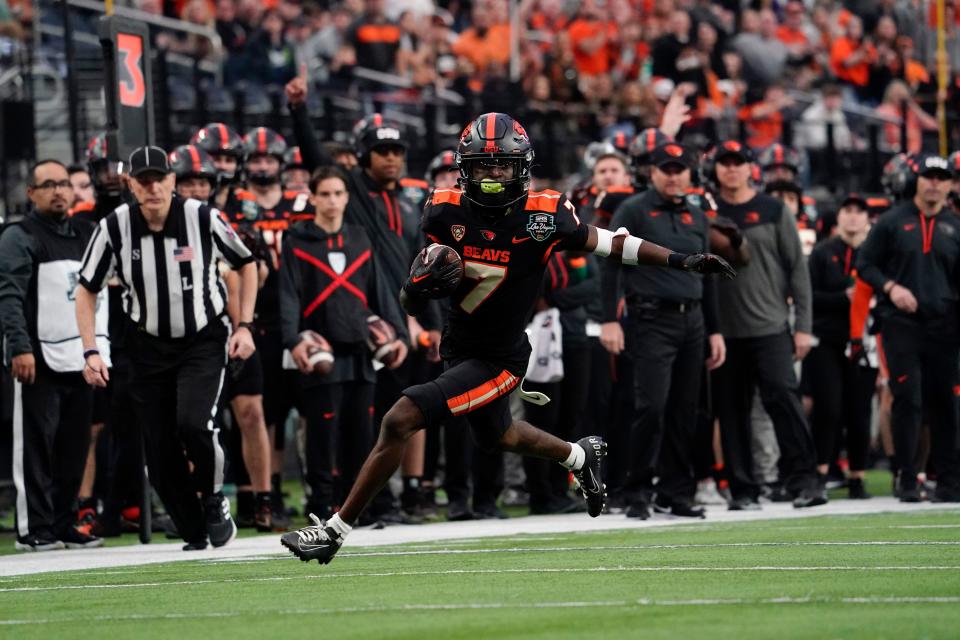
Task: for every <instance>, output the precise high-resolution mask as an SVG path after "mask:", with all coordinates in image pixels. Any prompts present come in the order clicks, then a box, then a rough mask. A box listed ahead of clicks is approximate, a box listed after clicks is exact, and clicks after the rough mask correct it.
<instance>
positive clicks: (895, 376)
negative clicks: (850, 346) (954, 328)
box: [880, 317, 960, 489]
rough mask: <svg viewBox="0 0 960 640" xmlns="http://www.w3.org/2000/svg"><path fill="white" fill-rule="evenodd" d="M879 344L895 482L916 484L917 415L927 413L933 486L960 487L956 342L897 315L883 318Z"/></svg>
mask: <svg viewBox="0 0 960 640" xmlns="http://www.w3.org/2000/svg"><path fill="white" fill-rule="evenodd" d="M880 345H881V351H880V352H881V355H882V356H883V357H884V359H885V361H886V364H887V369H888V370H889V372H890V381H889V385H890V391H891V392H893V412H892V426H893V445H894V449H895V450H896V459H897V464H898V465H899V467H900V471H901V474H900V478H901V480H900V481H901V488H905V489H913V488H916V483H917V472H918V471H919V470H918V469H917V464H916V460H917V448H918V447H919V444H920V427H921V420H922V418H923V417H928V418H929V425H930V453H931V460H932V462H933V466H934V468H935V469H936V472H937V483H938V487H939V486H944V487H954V488H960V453H958V425H957V397H956V395H955V388H956V385H957V355H958V351H960V345H958V343H957V342H955V341H945V340H941V339H935V338H933V337H932V336H930V335H928V334H927V332H925V331H924V328H923V326H922V325H921V324H919V323H917V322H913V321H909V320H902V319H900V318H897V317H893V318H888V319H884V321H883V337H882V340H881V342H880Z"/></svg>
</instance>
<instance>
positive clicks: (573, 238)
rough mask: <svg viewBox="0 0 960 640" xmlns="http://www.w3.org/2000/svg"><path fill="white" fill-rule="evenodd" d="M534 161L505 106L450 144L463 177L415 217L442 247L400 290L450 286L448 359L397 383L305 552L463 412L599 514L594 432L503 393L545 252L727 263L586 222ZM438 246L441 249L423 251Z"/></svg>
mask: <svg viewBox="0 0 960 640" xmlns="http://www.w3.org/2000/svg"><path fill="white" fill-rule="evenodd" d="M532 163H533V149H532V147H531V145H530V139H529V137H528V136H527V133H526V131H525V130H524V128H523V127H522V126H521V125H520V123H519V122H517V121H516V120H514V119H513V118H511V117H510V116H508V115H506V114H503V113H486V114H483V115H481V116H480V117H478V118H477V119H476V120H474V121H473V122H471V123H470V124H468V125H467V128H466V129H465V130H464V132H463V134H462V136H461V138H460V144H459V145H458V147H457V164H458V165H459V167H460V175H461V177H460V181H459V182H460V188H456V189H439V190H436V191H434V193H433V197H432V198H431V201H430V203H429V204H428V205H427V207H426V208H425V209H424V214H423V218H422V222H421V224H422V227H423V231H424V233H425V234H426V236H427V238H428V239H429V240H430V241H432V242H433V243H438V244H442V245H445V247H442V248H440V249H437V248H436V247H428V248H427V249H426V250H425V251H423V252H421V254H420V256H418V258H417V259H416V260H415V261H414V265H413V267H412V269H411V272H410V276H409V278H408V279H407V282H406V284H405V285H404V287H403V289H402V290H401V293H400V300H401V304H403V306H404V308H405V309H406V311H407V312H408V313H416V312H417V311H418V309H419V308H422V307H423V306H424V305H426V304H427V302H428V301H429V300H430V299H431V298H439V297H448V296H449V298H450V318H449V321H448V325H447V329H446V331H445V334H444V338H443V342H442V343H441V348H440V350H441V355H442V357H443V358H444V360H445V361H446V364H447V369H446V371H445V372H444V373H443V374H442V375H441V376H440V377H439V378H437V379H436V380H434V381H431V382H428V383H426V384H421V385H414V386H411V387H408V388H407V389H405V390H404V392H403V396H401V398H400V399H399V400H397V402H396V403H395V404H394V405H393V408H391V409H390V411H389V412H388V413H387V414H386V416H385V417H384V419H383V424H382V425H381V431H380V438H379V440H378V442H377V445H376V447H375V448H374V450H373V452H372V453H371V454H370V457H368V458H367V461H366V462H365V463H364V466H363V469H362V470H361V471H360V475H359V477H358V479H357V481H356V483H355V484H354V485H353V488H352V489H351V491H350V495H349V496H348V497H347V499H346V501H345V502H344V504H343V506H342V507H341V509H340V511H339V512H338V513H337V514H335V515H334V516H333V517H332V518H330V519H329V520H327V521H326V522H321V521H320V520H319V519H318V518H316V517H314V518H313V520H314V523H315V524H314V525H313V526H308V527H305V528H303V529H300V530H299V531H295V532H292V533H289V534H286V535H284V536H283V537H282V538H281V541H282V543H283V544H284V546H286V547H287V548H288V549H290V551H292V552H293V553H294V554H295V555H296V556H297V557H299V558H300V559H301V560H305V561H306V560H313V559H316V560H318V561H319V562H321V563H327V562H329V561H330V560H331V559H332V558H333V556H334V555H335V554H336V552H337V551H338V550H339V549H340V547H341V546H342V544H343V541H344V539H345V537H346V535H347V534H348V533H349V532H350V531H351V529H352V525H353V523H355V522H356V520H357V518H358V517H359V515H360V513H361V511H362V510H363V508H364V507H365V506H366V504H367V503H368V502H369V501H370V500H371V499H372V498H373V497H374V495H375V494H376V493H377V492H378V491H379V490H380V488H381V487H382V486H383V485H384V484H385V483H386V482H387V480H388V479H389V478H390V476H391V475H393V473H394V471H395V470H396V469H397V467H398V466H399V464H400V460H401V458H402V456H403V452H404V449H405V447H406V444H407V441H408V439H409V438H410V437H411V436H412V435H413V434H414V433H416V432H418V431H420V430H421V429H424V428H427V427H429V428H435V427H436V426H437V425H438V424H440V423H442V422H443V421H444V420H446V419H449V418H450V417H453V416H458V417H459V416H463V417H465V418H466V419H467V421H468V423H469V424H470V427H471V430H472V431H473V434H474V437H475V438H476V439H477V441H478V443H479V444H480V445H481V446H483V447H486V448H496V449H501V450H507V451H514V452H517V453H521V454H524V455H532V456H537V457H541V458H547V459H551V460H555V461H557V462H558V463H560V464H563V465H564V466H565V467H566V468H568V469H570V470H571V471H573V473H574V474H575V475H576V476H577V478H578V479H579V481H580V486H581V491H582V492H583V494H584V497H585V498H586V501H587V509H588V512H589V514H590V515H591V516H593V517H596V516H598V515H599V514H600V512H601V511H602V510H603V506H604V500H605V490H604V486H603V473H602V460H603V458H604V456H605V455H606V443H605V442H604V441H603V440H602V439H601V438H599V437H597V436H588V437H585V438H582V439H581V440H579V441H578V442H564V441H563V440H560V439H559V438H556V437H555V436H551V435H549V434H547V433H545V432H543V431H540V430H539V429H537V428H535V427H533V426H532V425H530V424H528V423H526V422H523V421H513V420H512V419H511V417H510V409H509V399H508V396H509V394H510V392H511V391H513V390H514V389H515V388H517V387H518V386H519V385H520V380H521V378H522V376H523V374H524V372H525V371H526V367H527V362H528V360H529V356H530V344H529V342H528V340H527V335H526V333H525V328H526V322H527V318H528V317H529V316H530V313H531V312H532V310H533V305H534V304H535V302H536V298H537V292H538V291H539V290H540V286H541V283H542V281H543V274H544V270H545V268H546V266H545V265H546V263H547V261H548V260H549V258H550V255H551V254H552V253H553V252H554V251H563V250H573V251H586V252H591V253H594V254H596V255H598V256H600V257H608V256H612V257H613V258H614V259H618V260H621V261H622V262H623V263H624V264H628V265H636V264H650V265H659V266H660V267H670V268H675V269H683V270H687V271H695V272H699V273H722V274H725V275H727V276H729V277H732V276H733V275H734V272H733V270H732V268H731V267H730V266H729V265H728V264H727V263H726V262H724V261H723V260H722V259H721V258H718V257H717V256H714V255H710V254H691V255H686V254H677V253H674V252H672V251H670V250H669V249H665V248H663V247H660V246H657V245H654V244H652V243H648V242H644V241H643V240H641V239H640V238H637V237H634V236H630V235H629V233H628V232H627V231H626V230H622V231H621V230H618V231H616V232H613V231H609V230H606V229H598V228H597V227H593V226H590V225H586V224H583V223H581V222H580V220H579V218H578V217H577V215H576V212H575V211H574V207H573V205H572V204H571V203H570V201H569V200H568V199H566V198H565V197H564V196H563V195H562V194H560V193H558V192H556V191H549V190H548V191H541V192H530V191H527V189H528V187H529V182H530V167H531V165H532ZM451 250H453V251H455V252H456V253H458V254H459V255H460V256H462V264H463V277H462V278H461V277H460V268H459V267H456V262H457V261H456V260H454V261H453V264H454V268H451V265H450V263H448V262H447V261H446V259H441V258H445V256H447V255H448V252H449V251H451ZM438 253H439V254H442V256H441V258H438V259H428V256H431V255H436V254H438ZM521 392H522V389H521ZM527 397H528V398H529V397H530V396H529V394H528V395H527ZM535 399H537V400H539V401H541V402H542V401H543V398H542V396H541V397H539V398H535Z"/></svg>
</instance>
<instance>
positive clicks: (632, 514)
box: [624, 502, 650, 520]
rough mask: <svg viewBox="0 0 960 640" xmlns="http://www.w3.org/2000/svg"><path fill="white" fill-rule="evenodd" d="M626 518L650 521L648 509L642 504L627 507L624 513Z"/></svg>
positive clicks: (637, 503)
mask: <svg viewBox="0 0 960 640" xmlns="http://www.w3.org/2000/svg"><path fill="white" fill-rule="evenodd" d="M624 515H626V516H627V517H628V518H636V519H638V520H649V519H650V507H648V506H647V505H646V503H644V502H634V503H633V504H631V505H630V506H629V507H627V510H626V512H625V513H624Z"/></svg>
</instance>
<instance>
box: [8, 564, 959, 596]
mask: <svg viewBox="0 0 960 640" xmlns="http://www.w3.org/2000/svg"><path fill="white" fill-rule="evenodd" d="M713 571H717V572H749V571H785V572H790V571H862V572H866V571H960V565H956V566H931V565H907V566H881V567H855V566H846V565H837V566H820V567H810V566H802V567H801V566H793V567H778V566H773V565H761V566H751V567H625V566H617V567H588V568H583V567H543V568H538V567H530V568H516V569H443V570H434V571H369V572H367V571H364V572H355V573H320V574H315V575H304V576H264V577H262V578H222V579H209V580H174V581H170V582H134V583H128V584H73V585H57V586H51V587H6V588H0V593H22V592H32V591H37V592H40V591H42V592H46V591H71V590H75V589H142V588H150V587H179V586H187V585H198V584H239V583H249V582H289V581H293V580H327V579H333V578H393V577H410V576H451V575H502V574H511V573H632V572H642V573H675V572H693V573H696V572H702V573H708V572H713Z"/></svg>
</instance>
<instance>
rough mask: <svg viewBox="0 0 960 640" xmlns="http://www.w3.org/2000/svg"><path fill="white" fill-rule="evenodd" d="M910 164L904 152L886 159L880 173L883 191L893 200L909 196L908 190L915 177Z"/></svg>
mask: <svg viewBox="0 0 960 640" xmlns="http://www.w3.org/2000/svg"><path fill="white" fill-rule="evenodd" d="M910 165H911V163H910V158H909V157H908V156H907V154H905V153H898V154H896V155H895V156H893V157H892V158H890V159H889V160H887V163H886V164H885V165H883V172H882V173H881V174H880V184H881V185H882V186H883V191H884V193H886V194H887V195H888V196H891V197H892V198H894V199H895V200H900V199H902V198H907V197H909V194H908V192H909V191H910V188H911V185H912V183H913V182H914V178H915V175H914V170H913V169H912V168H911V166H910Z"/></svg>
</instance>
